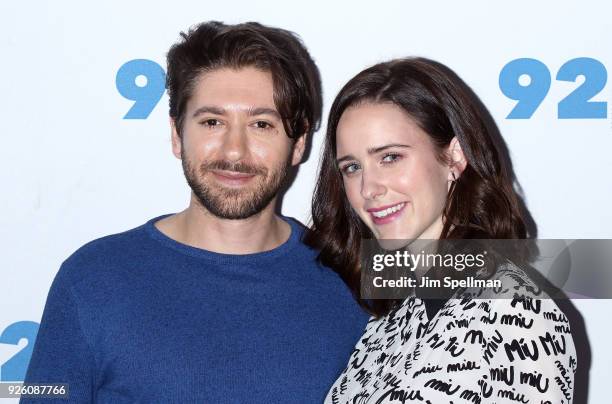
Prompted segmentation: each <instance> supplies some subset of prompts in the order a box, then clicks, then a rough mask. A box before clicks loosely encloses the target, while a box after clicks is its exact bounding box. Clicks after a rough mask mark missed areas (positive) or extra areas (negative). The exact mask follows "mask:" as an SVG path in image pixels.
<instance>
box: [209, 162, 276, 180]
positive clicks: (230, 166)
mask: <svg viewBox="0 0 612 404" xmlns="http://www.w3.org/2000/svg"><path fill="white" fill-rule="evenodd" d="M210 170H225V171H233V172H237V173H242V174H253V175H263V176H265V175H266V174H268V169H267V168H265V167H262V166H256V165H253V164H248V163H245V162H242V161H239V162H236V163H232V162H229V161H226V160H215V161H210V162H205V163H202V165H201V166H200V172H202V173H205V172H206V171H210Z"/></svg>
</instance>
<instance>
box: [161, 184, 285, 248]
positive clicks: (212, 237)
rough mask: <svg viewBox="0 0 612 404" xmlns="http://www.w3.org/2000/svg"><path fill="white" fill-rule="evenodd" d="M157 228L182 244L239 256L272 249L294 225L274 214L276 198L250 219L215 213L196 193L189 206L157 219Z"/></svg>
mask: <svg viewBox="0 0 612 404" xmlns="http://www.w3.org/2000/svg"><path fill="white" fill-rule="evenodd" d="M155 227H157V229H158V230H159V231H161V232H162V233H164V234H165V235H166V236H168V237H170V238H172V239H174V240H175V241H178V242H179V243H183V244H187V245H190V246H192V247H197V248H202V249H204V250H208V251H212V252H216V253H223V254H237V255H238V254H252V253H258V252H262V251H268V250H272V249H274V248H276V247H278V246H279V245H281V244H283V243H284V242H285V241H286V240H287V239H288V238H289V235H290V234H291V227H290V225H289V224H288V223H287V222H285V221H284V220H282V219H281V218H280V217H278V216H277V215H276V214H274V201H271V202H270V204H269V205H268V206H267V207H266V208H264V210H262V211H261V212H260V213H258V214H256V215H253V216H251V217H249V218H247V219H240V220H229V219H222V218H219V217H217V216H214V215H213V214H212V213H210V212H209V211H207V210H206V208H204V207H203V206H201V205H200V204H199V202H198V201H197V200H194V197H193V196H192V198H191V202H190V204H189V207H188V208H187V209H185V210H184V211H182V212H180V213H177V214H175V215H172V216H169V217H166V218H164V219H161V220H159V221H157V222H156V223H155Z"/></svg>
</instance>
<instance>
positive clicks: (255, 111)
mask: <svg viewBox="0 0 612 404" xmlns="http://www.w3.org/2000/svg"><path fill="white" fill-rule="evenodd" d="M248 113H249V116H256V115H273V116H274V117H275V118H277V119H282V118H281V115H280V114H279V113H278V111H277V110H275V109H273V108H266V107H259V108H250V109H249V112H248Z"/></svg>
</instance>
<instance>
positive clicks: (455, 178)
mask: <svg viewBox="0 0 612 404" xmlns="http://www.w3.org/2000/svg"><path fill="white" fill-rule="evenodd" d="M451 175H452V176H453V181H452V182H455V181H457V177H456V176H455V172H454V171H451Z"/></svg>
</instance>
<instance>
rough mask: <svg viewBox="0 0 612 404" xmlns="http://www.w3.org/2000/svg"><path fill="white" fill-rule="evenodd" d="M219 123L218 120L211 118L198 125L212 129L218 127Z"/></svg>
mask: <svg viewBox="0 0 612 404" xmlns="http://www.w3.org/2000/svg"><path fill="white" fill-rule="evenodd" d="M219 123H220V122H219V120H218V119H214V118H211V119H206V120H204V121H202V122H200V125H202V126H208V127H214V126H218V125H219Z"/></svg>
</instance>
